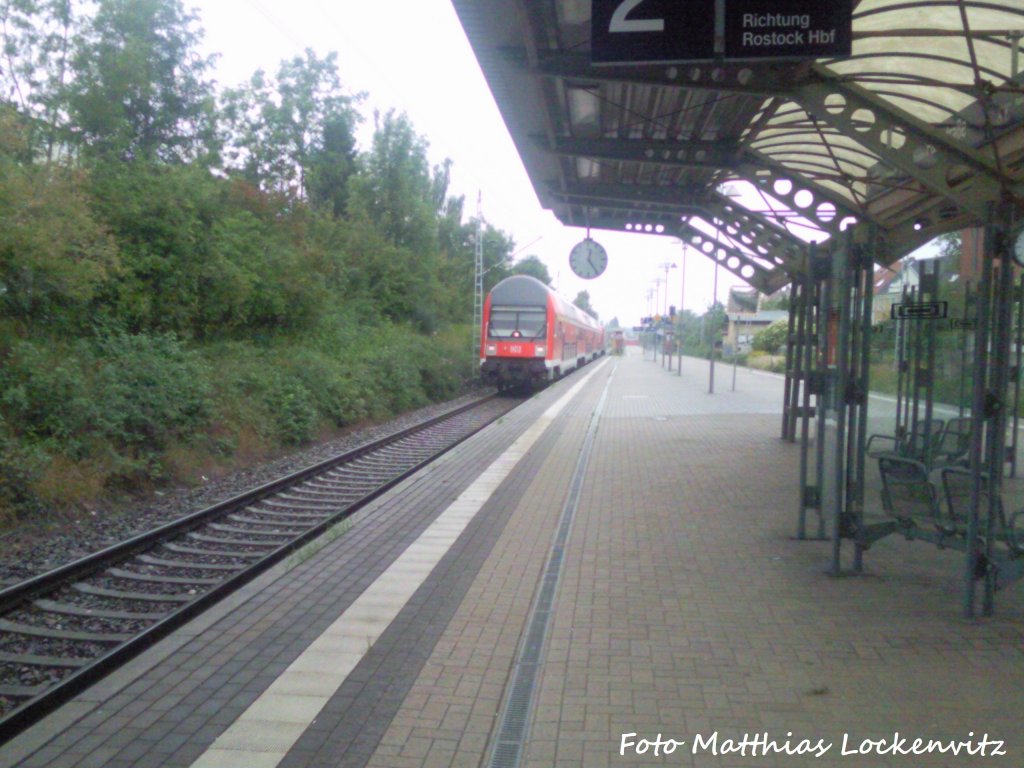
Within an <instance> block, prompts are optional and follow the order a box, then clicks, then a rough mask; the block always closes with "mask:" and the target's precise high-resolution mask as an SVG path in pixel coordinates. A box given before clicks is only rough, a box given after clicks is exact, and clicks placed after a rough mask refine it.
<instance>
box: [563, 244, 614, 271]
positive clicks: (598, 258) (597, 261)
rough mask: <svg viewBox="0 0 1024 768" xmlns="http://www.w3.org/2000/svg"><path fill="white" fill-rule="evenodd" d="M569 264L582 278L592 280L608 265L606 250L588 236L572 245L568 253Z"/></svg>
mask: <svg viewBox="0 0 1024 768" xmlns="http://www.w3.org/2000/svg"><path fill="white" fill-rule="evenodd" d="M569 266H570V267H572V271H573V272H575V273H576V274H577V275H579V276H580V277H582V278H583V279H584V280H592V279H593V278H595V277H597V276H598V275H600V274H601V273H602V272H604V270H605V267H607V266H608V252H607V251H606V250H605V249H604V246H603V245H601V244H600V243H599V242H597V241H596V240H591V239H590V238H589V237H588V238H587V239H586V240H581V241H580V242H578V243H576V245H575V246H573V249H572V251H571V252H570V253H569Z"/></svg>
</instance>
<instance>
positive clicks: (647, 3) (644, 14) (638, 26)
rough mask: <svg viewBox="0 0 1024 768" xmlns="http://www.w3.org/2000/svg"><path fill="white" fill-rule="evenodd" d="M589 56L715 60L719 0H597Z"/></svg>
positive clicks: (611, 60) (626, 60) (628, 60)
mask: <svg viewBox="0 0 1024 768" xmlns="http://www.w3.org/2000/svg"><path fill="white" fill-rule="evenodd" d="M592 2H593V5H592V7H591V34H590V50H591V54H590V58H591V61H592V62H593V63H595V64H649V63H655V62H663V61H693V60H698V59H711V58H713V57H714V55H715V2H714V0H690V1H689V2H679V0H592Z"/></svg>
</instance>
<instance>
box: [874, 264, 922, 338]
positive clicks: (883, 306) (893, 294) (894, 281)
mask: <svg viewBox="0 0 1024 768" xmlns="http://www.w3.org/2000/svg"><path fill="white" fill-rule="evenodd" d="M874 277H875V288H874V292H875V295H874V298H873V299H872V304H871V322H872V324H874V325H877V324H879V323H884V322H885V321H886V320H888V319H889V318H890V317H891V313H892V305H893V304H899V303H900V302H901V301H903V289H904V287H906V288H907V290H910V289H912V288H916V287H917V286H918V284H919V283H920V281H921V273H920V270H919V268H918V265H917V262H916V261H915V260H913V259H904V260H903V261H901V262H900V263H898V264H894V265H893V266H892V267H878V268H876V269H875V276H874Z"/></svg>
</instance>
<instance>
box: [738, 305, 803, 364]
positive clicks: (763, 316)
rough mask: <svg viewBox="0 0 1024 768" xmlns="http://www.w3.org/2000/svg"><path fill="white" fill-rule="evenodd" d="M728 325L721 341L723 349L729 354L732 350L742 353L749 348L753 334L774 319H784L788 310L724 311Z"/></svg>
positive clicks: (787, 315)
mask: <svg viewBox="0 0 1024 768" xmlns="http://www.w3.org/2000/svg"><path fill="white" fill-rule="evenodd" d="M726 317H728V319H729V325H728V326H727V327H726V331H725V338H724V339H723V341H722V347H723V351H724V352H725V353H726V354H731V353H732V352H733V350H735V351H737V352H739V353H740V354H743V353H744V352H749V351H750V350H751V345H752V344H753V341H754V335H755V334H756V333H757V332H758V331H760V330H763V329H765V328H767V327H768V326H769V325H771V324H772V323H774V322H775V321H776V320H785V319H787V318H788V317H789V311H788V310H785V309H766V310H763V311H761V312H729V313H726Z"/></svg>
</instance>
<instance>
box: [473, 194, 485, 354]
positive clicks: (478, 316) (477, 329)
mask: <svg viewBox="0 0 1024 768" xmlns="http://www.w3.org/2000/svg"><path fill="white" fill-rule="evenodd" d="M483 220H484V213H483V192H477V193H476V274H475V281H474V286H473V360H474V363H473V366H474V370H475V368H476V366H477V365H479V357H480V345H481V344H482V343H483V337H482V335H481V334H482V333H483V324H484V230H483Z"/></svg>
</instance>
